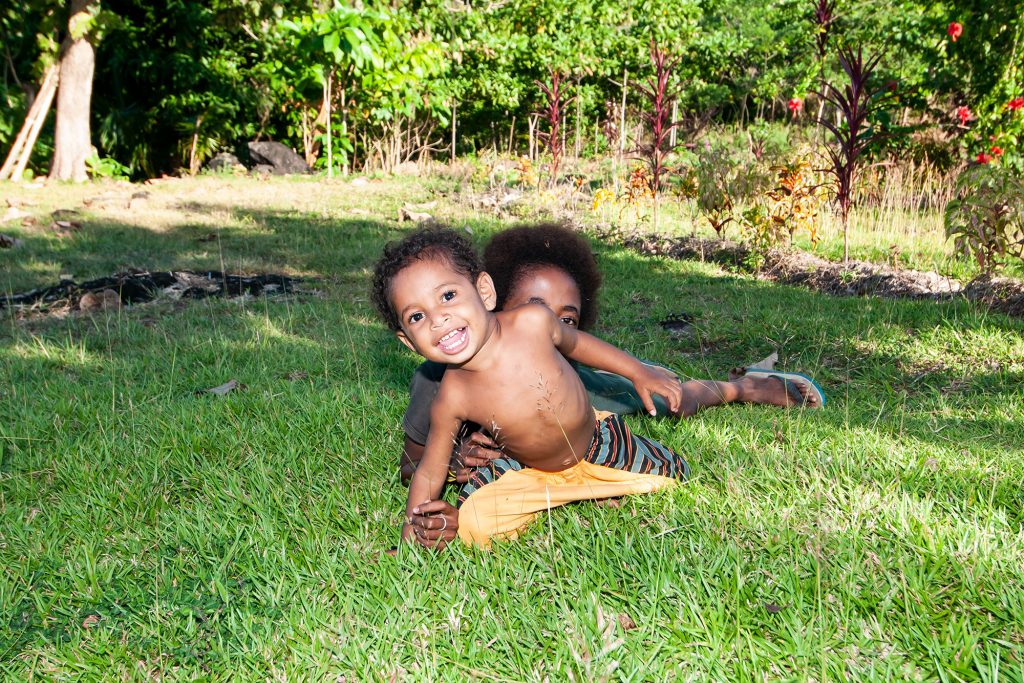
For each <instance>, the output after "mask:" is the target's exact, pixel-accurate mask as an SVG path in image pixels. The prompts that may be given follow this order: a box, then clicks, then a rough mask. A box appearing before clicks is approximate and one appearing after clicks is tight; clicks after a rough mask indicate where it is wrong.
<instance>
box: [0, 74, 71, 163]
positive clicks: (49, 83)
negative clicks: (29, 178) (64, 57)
mask: <svg viewBox="0 0 1024 683" xmlns="http://www.w3.org/2000/svg"><path fill="white" fill-rule="evenodd" d="M59 80H60V75H59V66H58V65H57V64H52V65H50V66H49V67H47V69H46V72H45V73H44V74H43V82H42V84H41V85H40V86H39V94H38V95H37V96H36V99H35V101H34V102H32V106H31V107H30V108H29V110H28V113H27V114H26V115H25V122H24V123H23V124H22V126H21V130H20V131H18V137H16V138H15V139H14V145H13V146H12V147H11V149H10V152H9V153H8V154H7V160H6V161H4V165H3V167H2V168H0V180H6V179H8V178H10V179H11V180H16V181H17V180H21V174H22V173H23V172H24V171H25V167H26V166H27V165H28V160H29V158H30V157H31V156H32V148H33V147H35V144H36V138H38V137H39V131H40V130H42V128H43V123H44V122H45V121H46V115H47V114H48V113H49V112H50V107H51V106H52V105H53V96H54V94H56V92H57V82H58V81H59Z"/></svg>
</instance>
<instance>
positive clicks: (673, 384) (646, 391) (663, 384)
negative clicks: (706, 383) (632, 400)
mask: <svg viewBox="0 0 1024 683" xmlns="http://www.w3.org/2000/svg"><path fill="white" fill-rule="evenodd" d="M641 365H642V369H641V370H640V372H639V373H638V374H637V376H636V377H634V378H633V386H634V387H636V393H637V394H638V395H639V396H640V400H641V401H643V404H644V409H645V410H646V411H647V412H648V413H649V414H650V415H657V414H658V411H657V410H655V408H654V401H653V400H652V399H651V394H657V395H658V396H661V397H662V398H664V399H665V402H666V403H668V409H669V412H670V413H672V414H673V415H675V414H677V413H678V412H679V409H680V406H681V405H682V401H683V388H682V387H683V385H682V382H681V381H680V380H679V378H678V377H676V375H675V373H673V372H672V371H670V370H666V369H665V368H660V367H657V366H652V365H647V364H646V363H642V364H641Z"/></svg>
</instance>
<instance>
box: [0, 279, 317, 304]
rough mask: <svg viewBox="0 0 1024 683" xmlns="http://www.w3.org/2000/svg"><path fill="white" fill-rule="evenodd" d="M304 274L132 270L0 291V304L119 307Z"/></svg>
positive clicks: (228, 291)
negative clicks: (16, 291) (11, 291)
mask: <svg viewBox="0 0 1024 683" xmlns="http://www.w3.org/2000/svg"><path fill="white" fill-rule="evenodd" d="M299 282H300V280H299V279H298V278H292V277H288V276H287V275H278V274H274V273H270V274H262V275H231V274H228V273H222V272H220V271H216V270H211V271H205V272H201V273H197V272H193V271H188V270H176V271H156V272H149V271H128V272H125V273H117V274H115V275H112V276H110V277H101V278H97V279H95V280H89V281H88V282H82V283H77V282H74V281H73V280H62V281H61V282H59V283H58V284H56V285H53V286H51V287H41V288H39V289H33V290H32V291H30V292H24V293H21V294H14V295H11V296H5V297H0V309H4V308H10V309H15V310H19V311H37V312H57V311H65V312H66V311H73V310H81V311H86V312H91V311H97V310H106V309H112V308H119V307H121V306H122V305H132V304H138V303H144V302H147V301H152V300H154V299H158V298H159V299H170V300H177V299H204V298H206V297H210V296H224V297H237V296H243V295H248V296H261V295H268V294H285V293H288V292H293V291H296V286H297V285H298V283H299Z"/></svg>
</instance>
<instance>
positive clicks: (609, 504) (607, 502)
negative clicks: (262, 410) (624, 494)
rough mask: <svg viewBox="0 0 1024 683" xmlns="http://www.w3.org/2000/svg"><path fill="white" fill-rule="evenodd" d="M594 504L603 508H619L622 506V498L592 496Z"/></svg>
mask: <svg viewBox="0 0 1024 683" xmlns="http://www.w3.org/2000/svg"><path fill="white" fill-rule="evenodd" d="M593 501H594V505H599V506H601V507H603V508H613V509H614V508H619V507H622V498H621V497H620V498H594V499H593Z"/></svg>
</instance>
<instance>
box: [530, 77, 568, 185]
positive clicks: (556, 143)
mask: <svg viewBox="0 0 1024 683" xmlns="http://www.w3.org/2000/svg"><path fill="white" fill-rule="evenodd" d="M550 79H551V85H550V86H549V85H548V84H547V83H542V82H541V81H534V83H536V84H537V87H538V88H540V90H541V92H542V93H544V97H545V98H546V99H547V101H546V102H545V103H544V107H543V109H542V110H541V116H542V117H543V118H544V120H545V121H547V123H548V130H547V132H546V133H544V132H538V133H537V137H539V138H541V139H542V140H544V146H545V148H546V149H547V153H548V154H549V155H551V178H550V183H551V184H552V185H554V184H555V181H556V180H558V165H559V163H560V162H561V160H562V152H563V151H564V150H563V149H562V135H561V132H560V128H561V125H562V109H563V107H565V106H567V105H568V104H569V102H568V101H564V102H563V101H562V97H563V96H564V94H565V93H564V92H563V91H562V84H563V81H564V79H565V77H564V76H563V75H562V73H561V72H560V71H558V70H556V69H552V70H551V72H550Z"/></svg>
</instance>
